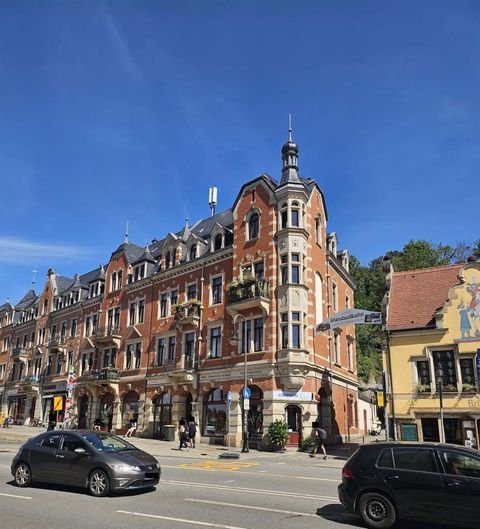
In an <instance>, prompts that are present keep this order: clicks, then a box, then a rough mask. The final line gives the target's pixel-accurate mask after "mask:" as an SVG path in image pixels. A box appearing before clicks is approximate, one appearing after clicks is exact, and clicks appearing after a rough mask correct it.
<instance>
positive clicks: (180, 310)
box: [173, 299, 201, 327]
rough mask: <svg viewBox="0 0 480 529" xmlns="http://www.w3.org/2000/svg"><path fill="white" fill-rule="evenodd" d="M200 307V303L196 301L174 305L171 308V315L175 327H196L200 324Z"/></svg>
mask: <svg viewBox="0 0 480 529" xmlns="http://www.w3.org/2000/svg"><path fill="white" fill-rule="evenodd" d="M200 307H201V305H200V302H199V301H198V300H196V299H191V300H189V301H186V302H185V303H180V304H179V305H175V306H174V307H173V314H174V318H175V323H176V325H177V327H182V326H183V325H186V324H188V323H190V324H192V325H193V326H194V327H198V324H199V322H200Z"/></svg>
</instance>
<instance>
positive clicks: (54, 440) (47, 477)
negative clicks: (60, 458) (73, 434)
mask: <svg viewBox="0 0 480 529" xmlns="http://www.w3.org/2000/svg"><path fill="white" fill-rule="evenodd" d="M60 438H61V434H60V433H58V432H52V433H50V434H48V435H46V436H45V437H44V438H43V439H42V441H41V442H40V444H39V445H38V446H36V447H35V449H32V450H31V453H30V465H31V468H32V474H33V479H35V480H37V481H48V482H54V481H55V478H56V470H55V469H56V458H55V452H56V451H57V449H58V447H59V446H60Z"/></svg>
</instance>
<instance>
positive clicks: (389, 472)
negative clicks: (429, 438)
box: [338, 442, 480, 529]
mask: <svg viewBox="0 0 480 529" xmlns="http://www.w3.org/2000/svg"><path fill="white" fill-rule="evenodd" d="M338 497H339V499H340V501H341V502H342V504H343V505H344V506H345V507H346V508H347V509H348V510H350V511H353V512H357V513H358V514H360V516H361V517H362V519H363V521H364V522H365V523H366V524H367V525H368V526H369V527H372V528H374V529H386V528H388V527H392V526H393V525H394V524H395V522H396V521H397V520H399V519H400V518H401V519H402V520H418V521H429V522H436V523H447V524H451V525H454V526H455V527H460V526H462V527H478V523H479V519H480V455H479V454H478V452H477V451H476V450H472V449H470V448H463V447H461V446H457V445H448V444H438V443H397V442H391V443H387V442H385V443H370V444H366V445H362V446H361V447H360V448H359V449H358V450H357V451H356V452H355V453H354V454H353V455H352V457H350V459H349V460H348V461H347V463H346V465H345V466H344V467H343V470H342V483H341V484H340V485H339V486H338Z"/></svg>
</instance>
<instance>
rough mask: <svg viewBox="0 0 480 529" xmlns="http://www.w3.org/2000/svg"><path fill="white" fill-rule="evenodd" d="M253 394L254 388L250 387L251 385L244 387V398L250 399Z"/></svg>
mask: <svg viewBox="0 0 480 529" xmlns="http://www.w3.org/2000/svg"><path fill="white" fill-rule="evenodd" d="M251 396H252V390H251V389H250V388H249V387H247V386H246V387H244V388H243V398H244V399H249V398H250V397H251Z"/></svg>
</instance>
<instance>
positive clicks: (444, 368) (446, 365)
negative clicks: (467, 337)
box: [432, 351, 457, 391]
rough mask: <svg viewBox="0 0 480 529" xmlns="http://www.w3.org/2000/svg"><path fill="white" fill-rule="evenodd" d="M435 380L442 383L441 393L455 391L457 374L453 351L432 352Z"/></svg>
mask: <svg viewBox="0 0 480 529" xmlns="http://www.w3.org/2000/svg"><path fill="white" fill-rule="evenodd" d="M432 357H433V369H434V372H435V380H436V381H437V382H438V381H441V382H442V386H443V387H442V389H443V391H457V373H456V369H455V355H454V353H453V351H433V352H432Z"/></svg>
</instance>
